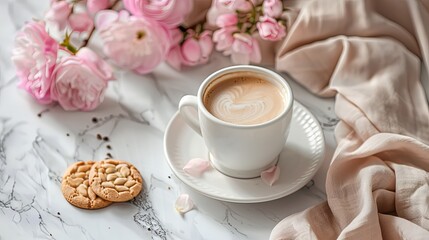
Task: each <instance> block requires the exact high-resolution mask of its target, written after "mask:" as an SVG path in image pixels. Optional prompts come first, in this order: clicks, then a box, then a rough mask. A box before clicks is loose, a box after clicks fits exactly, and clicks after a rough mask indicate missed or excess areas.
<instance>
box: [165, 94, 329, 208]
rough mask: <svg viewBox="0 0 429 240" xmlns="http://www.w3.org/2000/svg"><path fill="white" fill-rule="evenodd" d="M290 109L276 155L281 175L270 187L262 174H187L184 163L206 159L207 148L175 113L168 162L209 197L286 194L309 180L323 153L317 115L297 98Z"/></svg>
mask: <svg viewBox="0 0 429 240" xmlns="http://www.w3.org/2000/svg"><path fill="white" fill-rule="evenodd" d="M293 111H294V112H293V117H292V123H291V126H290V133H289V137H288V140H287V142H286V144H285V147H284V149H283V151H282V152H281V153H280V156H279V163H278V166H279V167H280V178H279V180H278V181H277V182H275V183H274V185H273V186H271V187H270V186H268V185H266V184H265V183H263V182H262V180H261V178H253V179H237V178H232V177H228V176H226V175H224V174H222V173H220V172H218V171H217V170H216V169H214V168H212V169H210V170H208V171H206V172H204V173H203V175H202V176H201V177H193V176H190V175H188V174H186V173H185V172H184V171H183V167H184V166H185V164H186V163H187V162H188V161H189V160H191V159H192V158H197V157H199V158H205V159H208V151H207V148H206V146H205V144H204V141H203V139H202V138H201V136H200V135H198V134H197V133H195V132H194V131H193V130H192V129H191V128H190V127H188V125H186V123H185V122H184V120H183V119H182V117H181V116H180V115H179V114H178V113H176V114H175V115H174V116H173V118H172V119H171V120H170V123H169V124H168V126H167V129H166V131H165V136H164V151H165V155H166V157H167V161H168V164H169V165H170V167H171V169H172V171H173V172H174V174H175V175H176V176H177V177H178V178H179V179H180V180H182V181H183V182H184V183H185V184H187V185H189V186H190V187H191V188H193V189H195V190H196V191H198V192H200V193H202V194H204V195H206V196H208V197H210V198H214V199H218V200H222V201H227V202H236V203H256V202H265V201H270V200H274V199H278V198H281V197H284V196H287V195H289V194H291V193H293V192H295V191H297V190H298V189H300V188H301V187H303V186H304V185H305V184H307V183H308V182H309V181H310V180H311V178H312V177H313V176H314V174H315V173H316V171H317V170H318V169H319V167H320V166H321V164H322V161H323V159H324V155H325V142H324V138H323V132H322V129H321V127H320V125H319V123H318V122H317V120H316V118H315V117H314V116H313V115H312V114H311V113H310V112H309V111H308V110H307V109H306V108H305V107H304V106H302V105H301V104H300V103H298V102H297V101H295V102H294V110H293Z"/></svg>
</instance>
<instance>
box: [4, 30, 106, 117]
mask: <svg viewBox="0 0 429 240" xmlns="http://www.w3.org/2000/svg"><path fill="white" fill-rule="evenodd" d="M61 50H64V52H65V54H63V56H62V57H61V58H59V57H58V56H59V55H60V54H59V51H61ZM58 58H59V59H58ZM12 60H13V62H14V63H15V66H16V68H17V75H18V77H19V78H20V79H21V82H20V86H21V87H22V88H24V89H25V90H27V91H28V92H29V93H30V94H31V95H32V96H33V97H34V98H35V99H36V100H37V101H38V102H40V103H42V104H48V103H51V102H53V101H58V102H59V104H60V105H61V106H62V107H63V108H64V109H66V110H84V111H89V110H92V109H95V108H96V107H97V106H98V105H99V104H100V102H102V101H103V96H104V91H105V89H106V87H107V81H108V80H110V79H113V74H112V69H111V68H110V66H109V65H108V64H107V63H106V62H105V61H104V60H102V59H101V58H99V57H98V55H97V54H95V53H94V52H93V51H92V50H91V49H89V48H86V47H83V48H81V49H80V50H79V52H77V53H76V54H71V53H69V52H68V51H67V50H66V49H65V48H64V47H63V46H60V45H59V44H58V42H57V41H55V40H54V39H53V38H52V37H51V36H49V34H48V33H47V32H46V29H45V24H44V23H43V22H31V23H29V24H27V25H25V27H24V28H23V30H22V31H21V32H20V33H19V34H18V35H17V37H16V46H15V48H14V50H13V53H12Z"/></svg>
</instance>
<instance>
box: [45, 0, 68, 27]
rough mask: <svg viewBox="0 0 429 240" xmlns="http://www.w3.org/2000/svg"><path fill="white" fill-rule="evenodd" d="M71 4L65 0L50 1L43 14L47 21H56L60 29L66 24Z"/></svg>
mask: <svg viewBox="0 0 429 240" xmlns="http://www.w3.org/2000/svg"><path fill="white" fill-rule="evenodd" d="M71 10H72V6H71V5H70V4H69V3H68V2H67V1H56V0H54V1H52V2H51V8H50V9H49V10H48V12H47V13H46V15H45V19H46V20H47V21H50V22H53V23H56V24H57V25H58V28H59V29H60V30H63V29H64V28H65V27H66V25H67V20H68V17H69V15H70V13H71Z"/></svg>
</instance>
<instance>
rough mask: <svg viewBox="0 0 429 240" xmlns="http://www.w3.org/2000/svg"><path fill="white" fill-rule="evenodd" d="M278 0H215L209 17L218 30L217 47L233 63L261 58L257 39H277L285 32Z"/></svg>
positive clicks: (214, 36) (280, 5) (214, 38)
mask: <svg viewBox="0 0 429 240" xmlns="http://www.w3.org/2000/svg"><path fill="white" fill-rule="evenodd" d="M282 13H283V3H282V1H281V0H265V1H260V0H215V1H214V2H213V6H212V8H211V9H210V12H209V16H208V20H209V22H211V23H212V24H215V25H216V26H217V27H218V28H219V29H218V30H216V31H215V32H214V34H213V41H214V42H216V50H217V51H221V52H223V53H224V54H225V55H231V60H232V62H234V63H239V64H249V63H250V62H252V63H259V62H260V61H261V51H260V49H259V43H258V38H261V39H263V40H268V41H278V40H280V39H282V38H283V37H284V36H285V35H286V27H285V21H284V20H282V19H281V15H282Z"/></svg>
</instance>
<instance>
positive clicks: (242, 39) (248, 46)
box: [231, 33, 261, 64]
mask: <svg viewBox="0 0 429 240" xmlns="http://www.w3.org/2000/svg"><path fill="white" fill-rule="evenodd" d="M231 50H232V51H231V60H232V62H233V63H236V64H249V63H250V62H253V63H259V62H261V50H260V49H259V44H258V41H256V39H254V38H252V36H250V35H249V34H246V33H235V34H234V42H233V44H232V47H231Z"/></svg>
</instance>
